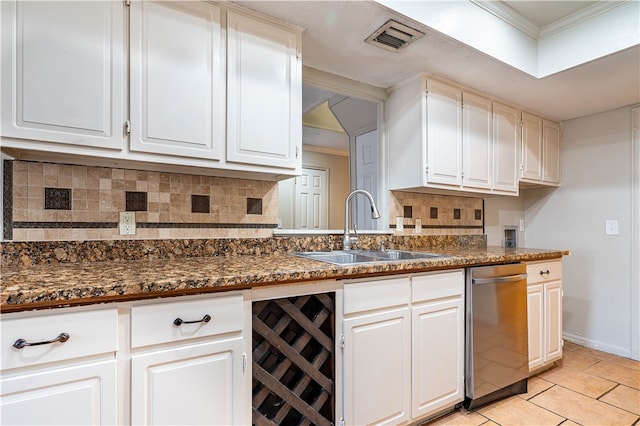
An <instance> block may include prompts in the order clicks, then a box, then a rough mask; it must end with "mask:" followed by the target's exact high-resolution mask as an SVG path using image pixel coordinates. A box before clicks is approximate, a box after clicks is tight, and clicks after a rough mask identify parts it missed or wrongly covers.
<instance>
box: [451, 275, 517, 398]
mask: <svg viewBox="0 0 640 426" xmlns="http://www.w3.org/2000/svg"><path fill="white" fill-rule="evenodd" d="M526 272H527V269H526V266H525V265H524V264H523V263H514V264H507V265H495V266H482V267H477V268H469V269H468V270H467V277H466V309H467V312H466V330H465V337H466V354H465V400H464V402H463V406H464V408H466V409H471V408H475V407H478V406H480V405H483V404H486V403H488V402H491V401H495V400H496V399H500V398H503V397H506V396H509V395H515V394H519V393H525V392H527V377H528V375H529V355H528V331H527V330H528V329H527V280H526V278H527V274H526Z"/></svg>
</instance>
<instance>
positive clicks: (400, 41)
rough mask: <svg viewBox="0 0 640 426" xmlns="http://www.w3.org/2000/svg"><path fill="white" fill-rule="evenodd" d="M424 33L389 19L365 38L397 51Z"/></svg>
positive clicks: (375, 44)
mask: <svg viewBox="0 0 640 426" xmlns="http://www.w3.org/2000/svg"><path fill="white" fill-rule="evenodd" d="M423 35H424V33H423V32H421V31H418V30H416V29H414V28H411V27H407V26H406V25H404V24H401V23H400V22H396V21H394V20H393V19H389V20H388V21H387V22H386V23H385V24H384V25H383V26H381V27H380V28H378V29H377V30H376V32H374V33H373V34H371V35H370V36H369V37H367V39H366V40H365V41H366V42H367V43H369V44H371V45H373V46H377V47H380V48H382V49H385V50H390V51H392V52H397V51H398V50H400V49H403V48H405V47H407V46H408V45H409V44H410V43H413V42H414V41H415V40H417V39H419V38H420V37H422V36H423Z"/></svg>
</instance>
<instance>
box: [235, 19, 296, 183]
mask: <svg viewBox="0 0 640 426" xmlns="http://www.w3.org/2000/svg"><path fill="white" fill-rule="evenodd" d="M227 37H228V40H227V48H228V52H227V61H228V64H227V72H228V75H227V155H226V157H227V161H230V162H238V163H246V164H257V165H265V166H274V167H282V168H290V169H296V170H300V168H301V154H302V152H301V144H302V105H301V91H302V67H301V62H302V61H301V59H300V57H299V53H298V46H299V43H298V38H299V37H298V34H297V32H295V31H292V30H289V29H287V28H284V27H278V26H275V25H273V24H270V23H267V22H265V21H263V20H260V19H258V18H253V17H249V16H245V15H240V14H238V13H235V12H233V11H229V12H228V14H227Z"/></svg>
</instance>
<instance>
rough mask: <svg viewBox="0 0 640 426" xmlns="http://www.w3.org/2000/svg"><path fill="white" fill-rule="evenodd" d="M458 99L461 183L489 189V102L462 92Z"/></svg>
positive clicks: (490, 123)
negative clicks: (461, 118) (461, 105)
mask: <svg viewBox="0 0 640 426" xmlns="http://www.w3.org/2000/svg"><path fill="white" fill-rule="evenodd" d="M462 99H463V102H464V103H463V108H462V117H463V124H462V153H463V155H464V157H463V160H462V168H463V174H462V185H463V186H466V187H469V188H481V189H490V188H491V184H492V182H491V180H492V179H491V175H492V170H493V158H492V157H493V150H492V146H493V141H492V137H493V134H492V131H493V125H492V110H493V108H492V102H491V100H490V99H486V98H483V97H481V96H477V95H474V94H471V93H466V92H465V93H463V94H462Z"/></svg>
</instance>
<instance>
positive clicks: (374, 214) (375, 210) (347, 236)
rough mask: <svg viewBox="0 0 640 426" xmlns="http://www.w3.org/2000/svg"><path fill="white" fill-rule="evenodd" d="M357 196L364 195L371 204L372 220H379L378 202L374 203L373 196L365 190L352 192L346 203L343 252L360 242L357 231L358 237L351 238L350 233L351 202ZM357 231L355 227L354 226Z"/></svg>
mask: <svg viewBox="0 0 640 426" xmlns="http://www.w3.org/2000/svg"><path fill="white" fill-rule="evenodd" d="M356 194H364V195H366V196H367V198H368V199H369V203H370V204H371V218H372V219H379V218H380V212H379V211H378V207H376V202H375V201H373V196H371V194H370V193H369V192H367V191H365V190H364V189H356V190H355V191H351V193H350V194H349V195H348V196H347V199H346V200H345V202H344V237H343V238H342V249H343V250H351V243H352V242H354V243H355V242H357V241H358V233H357V231H356V236H355V237H351V235H350V234H351V233H350V231H349V200H351V198H353V196H354V195H356ZM354 229H355V225H354Z"/></svg>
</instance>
